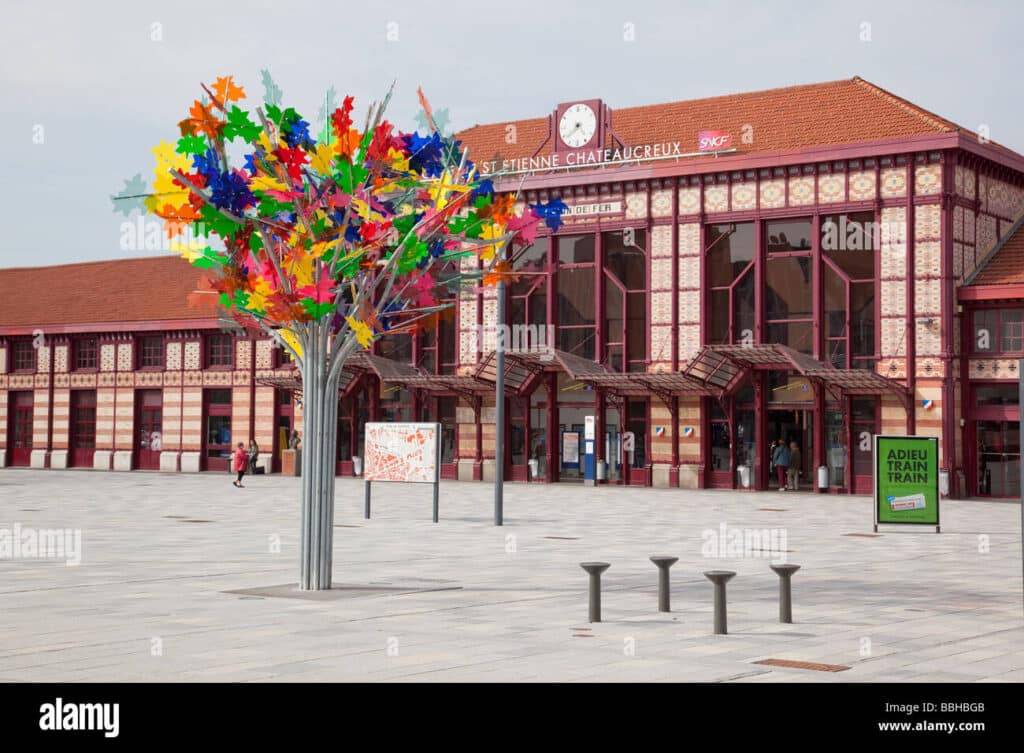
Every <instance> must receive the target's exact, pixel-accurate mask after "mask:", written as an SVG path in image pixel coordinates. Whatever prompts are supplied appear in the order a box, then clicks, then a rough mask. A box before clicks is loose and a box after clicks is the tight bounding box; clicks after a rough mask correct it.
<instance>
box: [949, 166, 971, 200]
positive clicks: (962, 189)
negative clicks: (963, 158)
mask: <svg viewBox="0 0 1024 753" xmlns="http://www.w3.org/2000/svg"><path fill="white" fill-rule="evenodd" d="M953 181H954V184H955V186H956V192H957V195H959V196H963V197H964V198H966V199H973V198H974V170H972V169H971V168H969V167H962V166H960V165H958V166H957V168H956V173H955V176H954V178H953Z"/></svg>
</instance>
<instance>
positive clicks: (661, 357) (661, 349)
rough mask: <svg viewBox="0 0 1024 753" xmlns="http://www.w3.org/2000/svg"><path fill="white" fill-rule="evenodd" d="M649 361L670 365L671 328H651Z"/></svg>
mask: <svg viewBox="0 0 1024 753" xmlns="http://www.w3.org/2000/svg"><path fill="white" fill-rule="evenodd" d="M651 361H654V362H655V363H657V362H666V363H671V361H672V327H651Z"/></svg>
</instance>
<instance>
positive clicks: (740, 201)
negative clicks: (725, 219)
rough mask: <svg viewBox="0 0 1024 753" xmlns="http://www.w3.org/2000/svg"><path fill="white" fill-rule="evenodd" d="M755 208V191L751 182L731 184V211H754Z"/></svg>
mask: <svg viewBox="0 0 1024 753" xmlns="http://www.w3.org/2000/svg"><path fill="white" fill-rule="evenodd" d="M756 206H757V189H756V188H755V184H754V183H752V182H748V183H733V184H732V210H733V211H734V212H736V211H740V210H743V209H754V208H755V207H756Z"/></svg>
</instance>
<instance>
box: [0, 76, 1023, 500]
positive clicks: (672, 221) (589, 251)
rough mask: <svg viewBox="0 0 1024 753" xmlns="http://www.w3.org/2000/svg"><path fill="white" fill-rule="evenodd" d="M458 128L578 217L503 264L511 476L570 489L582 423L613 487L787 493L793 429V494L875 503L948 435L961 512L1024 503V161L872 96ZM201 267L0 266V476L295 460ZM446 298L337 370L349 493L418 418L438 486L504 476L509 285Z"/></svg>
mask: <svg viewBox="0 0 1024 753" xmlns="http://www.w3.org/2000/svg"><path fill="white" fill-rule="evenodd" d="M460 138H461V139H462V140H463V143H464V145H465V146H467V147H468V148H469V156H470V158H471V159H473V160H474V161H475V162H476V164H477V166H478V168H480V169H481V171H483V172H484V173H491V174H493V175H494V178H495V185H496V189H497V190H498V191H518V192H520V199H521V201H523V202H526V203H536V202H547V201H550V200H552V199H560V200H561V201H562V202H564V203H565V204H566V206H567V211H566V212H565V214H564V215H563V218H562V219H563V224H562V225H561V227H559V228H558V230H557V231H554V232H551V231H548V230H544V231H542V232H541V233H540V234H539V235H538V237H537V239H536V242H535V243H534V244H533V245H531V246H529V247H528V248H526V249H523V250H522V251H521V252H518V253H517V254H516V256H515V258H514V259H511V260H510V262H511V265H512V267H513V269H514V271H515V273H516V275H517V279H516V280H515V281H514V282H512V283H510V284H509V286H508V300H507V312H508V319H507V321H506V322H505V323H504V324H505V325H506V326H508V327H509V328H510V331H511V332H512V333H513V338H512V343H511V346H512V348H511V350H510V351H509V352H508V353H507V356H506V379H505V384H506V394H505V397H504V399H505V401H506V407H507V411H506V415H507V416H508V425H507V427H506V437H505V447H506V457H505V458H504V461H503V462H504V463H505V469H506V476H505V477H506V478H508V479H511V480H515V481H524V482H530V483H553V482H565V481H573V480H578V479H580V478H581V475H582V474H581V456H582V444H583V441H584V431H585V426H586V425H587V424H589V423H590V421H588V417H593V418H592V419H591V420H592V421H593V425H594V427H595V429H594V430H595V432H596V437H597V441H596V453H597V459H598V468H599V476H600V477H602V479H603V480H604V481H605V482H606V483H611V484H630V485H641V486H655V487H671V488H723V489H736V488H741V489H742V488H751V489H769V488H774V487H775V486H776V484H777V483H778V482H777V480H776V479H775V478H774V476H773V474H772V473H771V467H770V447H771V445H772V443H773V442H774V441H777V440H780V439H781V440H783V441H784V442H786V443H787V444H788V445H794V444H795V445H796V446H798V447H799V448H800V450H801V453H800V455H801V460H800V470H801V485H802V486H803V487H804V488H808V489H810V488H814V489H816V490H820V491H830V492H836V493H868V492H870V488H871V473H872V458H871V451H872V443H871V436H872V435H873V434H876V433H886V434H921V435H933V436H937V437H939V440H940V441H939V449H940V467H941V468H942V470H943V471H944V472H945V474H944V477H945V478H946V479H947V483H948V485H949V491H950V493H951V494H952V495H954V496H978V495H988V496H994V497H999V496H1015V495H1017V494H1018V493H1019V491H1020V489H1019V466H1020V438H1019V427H1020V423H1019V422H1020V416H1019V405H1018V400H1017V384H1018V380H1019V374H1018V373H1017V372H1018V365H1017V364H1018V359H1020V358H1021V357H1024V233H1022V232H1021V231H1020V222H1021V218H1022V216H1024V157H1022V156H1021V155H1019V154H1017V153H1015V152H1013V151H1011V150H1009V149H1007V148H1005V147H1002V146H1000V145H998V144H996V143H994V142H991V141H988V140H987V139H985V138H983V137H982V136H980V135H979V134H976V133H973V132H971V131H970V130H967V129H965V128H962V127H960V126H958V125H957V124H955V123H953V122H951V121H949V120H946V119H944V118H943V117H941V116H939V115H937V114H934V113H931V112H929V111H926V110H924V109H922V108H920V107H918V106H916V105H914V104H912V103H911V102H909V101H907V100H904V99H902V98H900V97H898V96H896V95H894V94H891V93H889V92H887V91H885V90H883V89H881V88H879V87H877V86H875V85H873V84H871V83H869V82H867V81H864V80H862V79H860V78H853V79H848V80H842V81H832V82H826V83H819V84H811V85H805V86H794V87H787V88H781V89H773V90H768V91H760V92H752V93H745V94H734V95H727V96H720V97H713V98H709V99H702V100H691V101H684V102H673V103H667V104H659V105H648V106H641V107H630V108H614V107H613V106H612V104H611V103H610V102H605V101H603V100H597V99H589V100H577V101H573V102H566V103H562V104H557V105H556V104H555V103H552V108H551V110H550V112H549V113H547V114H546V115H541V116H539V117H533V118H529V119H524V120H518V121H512V122H500V123H493V124H489V125H480V126H474V127H472V128H469V129H467V130H465V131H463V132H462V133H461V134H460ZM466 263H476V260H475V259H470V260H467V261H466ZM199 276H200V273H199V271H198V270H195V269H193V268H191V267H189V266H188V265H187V264H186V263H185V262H184V261H182V260H180V259H178V258H176V257H171V256H165V257H154V258H143V259H132V260H121V261H117V262H116V263H115V262H94V263H84V264H71V265H63V266H58V267H31V268H30V267H25V268H13V269H4V270H0V290H2V293H0V461H2V462H3V463H4V464H6V465H34V466H37V467H49V468H64V467H87V468H99V469H104V470H106V469H110V470H133V469H162V470H165V471H203V470H210V471H216V470H226V468H227V453H228V450H229V448H230V447H231V444H232V443H233V442H237V441H248V439H250V438H254V439H255V440H256V441H257V442H258V443H259V445H260V447H261V448H262V449H263V453H264V456H265V458H266V464H267V465H266V467H267V470H269V471H274V470H278V469H279V460H280V451H281V450H282V449H283V447H284V446H285V444H286V442H287V437H288V435H289V433H290V432H291V430H292V429H298V430H300V431H301V392H300V391H299V390H298V384H297V382H296V380H295V374H294V368H293V367H292V365H291V364H290V363H288V361H287V359H285V358H282V353H281V351H280V350H279V349H276V348H273V347H272V344H271V342H270V341H269V340H267V339H266V338H265V337H263V336H261V335H258V334H257V333H254V332H248V333H247V332H242V333H232V332H230V331H227V330H225V329H224V328H223V325H222V323H221V322H220V321H219V320H218V318H217V317H216V316H214V315H213V314H211V312H210V310H208V309H206V310H203V309H197V308H195V307H190V306H189V305H188V302H187V301H188V298H189V295H190V293H192V292H193V291H194V290H195V288H196V286H197V282H198V278H199ZM127 279H130V280H131V281H132V284H131V285H130V286H129V285H126V284H125V281H126V280H127ZM44 290H45V291H46V294H45V296H44V295H41V294H40V291H44ZM128 290H131V291H132V292H131V293H129V292H127V291H128ZM453 303H454V306H453V313H454V316H451V317H447V318H442V320H441V323H440V325H439V326H438V327H437V328H436V329H434V330H430V331H424V332H420V333H416V334H412V335H399V336H389V337H386V338H384V339H382V340H381V341H379V342H377V343H375V345H374V348H373V350H372V351H370V352H364V353H360V354H358V355H357V356H355V357H354V358H353V359H352V361H351V362H350V363H349V364H348V365H347V366H346V369H345V374H346V376H345V380H344V382H345V383H344V385H343V387H342V390H341V394H340V395H339V401H340V403H339V411H338V437H339V442H338V457H337V469H338V473H339V474H343V475H352V474H353V473H355V472H356V470H357V462H356V461H355V460H354V458H358V457H359V456H360V453H361V443H362V427H363V425H364V424H365V422H367V421H373V420H381V421H389V420H394V421H413V420H417V421H438V422H440V423H441V424H442V427H443V432H442V433H443V438H444V441H443V450H442V461H443V469H444V475H445V476H446V477H447V478H453V479H455V478H457V479H464V480H488V479H490V478H493V474H494V469H495V458H494V447H495V431H494V427H495V422H494V413H495V376H496V375H495V371H494V370H495V359H494V352H493V346H494V337H493V334H494V332H495V330H496V326H497V325H498V324H499V322H497V320H496V318H497V308H498V307H497V299H496V291H495V290H494V289H492V288H488V289H486V290H475V291H474V290H466V291H465V292H462V293H460V297H459V298H458V300H456V301H454V302H453ZM517 334H521V335H522V336H521V337H519V338H518V339H517V337H516V335H517ZM154 437H155V438H156V441H155V442H154ZM820 469H824V471H821V472H819V471H820ZM819 487H820V489H819Z"/></svg>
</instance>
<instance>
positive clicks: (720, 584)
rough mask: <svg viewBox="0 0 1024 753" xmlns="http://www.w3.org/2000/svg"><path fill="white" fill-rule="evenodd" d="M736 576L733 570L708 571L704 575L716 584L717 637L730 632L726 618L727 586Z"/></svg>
mask: <svg viewBox="0 0 1024 753" xmlns="http://www.w3.org/2000/svg"><path fill="white" fill-rule="evenodd" d="M735 575H736V573H735V572H733V571H732V570H708V571H707V572H706V573H704V577H705V578H707V579H708V580H710V581H711V582H712V583H714V584H715V635H726V634H727V633H728V632H729V630H728V627H727V625H726V618H725V584H726V583H728V582H729V581H730V580H732V578H733V577H734V576H735Z"/></svg>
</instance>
